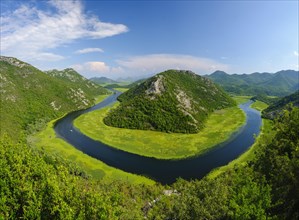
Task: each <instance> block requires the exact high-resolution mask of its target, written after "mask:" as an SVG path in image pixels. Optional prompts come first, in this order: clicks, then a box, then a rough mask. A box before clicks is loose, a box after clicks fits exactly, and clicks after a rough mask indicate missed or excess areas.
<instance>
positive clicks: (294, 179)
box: [254, 108, 299, 219]
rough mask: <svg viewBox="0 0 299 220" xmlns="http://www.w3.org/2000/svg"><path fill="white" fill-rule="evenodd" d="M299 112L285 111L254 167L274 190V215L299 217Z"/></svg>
mask: <svg viewBox="0 0 299 220" xmlns="http://www.w3.org/2000/svg"><path fill="white" fill-rule="evenodd" d="M298 128H299V109H298V108H293V109H292V111H284V114H283V115H282V116H281V117H280V118H279V119H278V120H276V122H275V129H276V136H275V138H273V140H272V142H271V143H269V144H267V145H264V146H263V148H262V149H261V152H260V155H259V157H258V158H257V161H256V162H255V164H254V167H255V169H256V170H257V171H258V172H260V173H262V174H263V175H264V176H265V177H266V180H267V181H268V183H269V184H270V185H271V187H272V193H273V196H272V200H273V204H274V206H273V207H272V209H271V212H272V213H273V214H277V215H280V216H281V218H283V219H298V217H299V211H298V207H299V187H298V186H299V135H298Z"/></svg>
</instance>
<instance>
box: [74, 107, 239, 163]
mask: <svg viewBox="0 0 299 220" xmlns="http://www.w3.org/2000/svg"><path fill="white" fill-rule="evenodd" d="M117 105H118V103H116V104H115V105H114V106H113V107H112V108H114V107H116V106H117ZM110 109H111V107H106V108H104V109H100V110H97V111H93V112H90V113H87V114H84V115H82V116H80V117H79V118H77V119H76V120H75V121H74V125H75V126H76V127H77V128H79V129H80V131H81V132H82V133H84V134H85V135H87V136H89V137H91V138H93V139H95V140H99V141H101V142H103V143H106V144H108V145H110V146H113V147H115V148H118V149H121V150H124V151H128V152H131V153H135V154H139V155H143V156H147V157H155V158H159V159H182V158H186V157H191V156H196V155H199V154H202V153H204V152H206V151H208V150H209V149H211V148H212V147H214V146H215V145H217V144H219V143H221V142H223V141H225V140H227V139H228V138H229V137H230V136H231V134H232V133H233V132H235V131H237V130H238V128H240V127H241V126H242V125H243V124H244V123H245V114H244V113H243V111H242V110H241V109H239V108H238V107H232V108H227V109H222V110H219V111H215V112H214V113H212V114H211V115H210V117H209V118H208V120H207V122H206V124H205V128H204V129H203V130H201V131H200V132H199V133H197V134H177V133H170V134H169V133H163V132H156V131H145V130H132V129H124V128H115V127H110V126H107V125H105V124H104V122H103V118H104V117H105V115H106V114H107V113H108V111H109V110H110ZM90 128H92V129H90Z"/></svg>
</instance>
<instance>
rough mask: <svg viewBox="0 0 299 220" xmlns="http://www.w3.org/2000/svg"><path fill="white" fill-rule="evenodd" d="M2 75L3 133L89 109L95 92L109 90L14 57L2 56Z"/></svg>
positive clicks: (0, 68) (17, 130) (0, 110)
mask: <svg viewBox="0 0 299 220" xmlns="http://www.w3.org/2000/svg"><path fill="white" fill-rule="evenodd" d="M0 78H1V84H0V93H1V100H0V104H1V108H0V113H1V115H0V123H1V124H0V125H1V131H0V133H1V134H3V133H5V132H7V133H9V134H11V135H14V134H17V133H19V132H20V131H21V130H23V131H24V130H28V129H30V128H31V127H32V126H33V127H34V126H35V124H38V123H41V122H42V121H47V120H50V119H53V118H55V117H59V116H62V115H63V114H65V113H67V112H69V111H73V110H77V109H81V108H86V107H88V106H90V105H92V104H93V98H94V95H96V94H102V93H103V92H106V91H105V90H103V88H100V87H99V86H97V87H92V86H91V84H90V83H89V82H86V83H85V82H84V83H83V82H82V81H80V83H78V82H72V81H70V80H68V79H65V78H64V77H56V76H55V77H54V76H51V75H48V74H46V73H44V72H42V71H40V70H38V69H37V68H35V67H33V66H31V65H30V64H27V63H24V62H22V61H20V60H18V59H16V58H12V57H4V56H1V57H0ZM88 87H90V88H88Z"/></svg>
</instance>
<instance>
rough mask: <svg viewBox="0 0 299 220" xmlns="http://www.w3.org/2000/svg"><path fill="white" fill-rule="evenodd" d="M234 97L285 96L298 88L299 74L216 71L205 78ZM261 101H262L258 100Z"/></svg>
mask: <svg viewBox="0 0 299 220" xmlns="http://www.w3.org/2000/svg"><path fill="white" fill-rule="evenodd" d="M206 77H208V78H210V79H212V80H213V81H214V82H215V83H218V84H219V85H221V86H222V87H223V89H224V90H225V91H227V92H229V93H232V94H235V95H253V96H255V95H260V94H263V95H271V96H285V95H289V94H290V93H293V92H295V91H296V90H297V89H298V88H299V72H298V71H294V70H285V71H279V72H277V73H275V74H271V73H252V74H242V75H241V74H232V75H229V74H227V73H225V72H222V71H216V72H214V73H212V74H211V75H208V76H206ZM260 101H263V100H260Z"/></svg>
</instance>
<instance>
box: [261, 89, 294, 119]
mask: <svg viewBox="0 0 299 220" xmlns="http://www.w3.org/2000/svg"><path fill="white" fill-rule="evenodd" d="M290 105H293V106H297V107H299V90H298V91H297V92H295V93H293V94H291V95H289V96H286V97H284V98H282V99H280V100H278V101H277V102H274V103H273V104H271V105H270V106H269V107H268V108H266V109H265V110H264V111H263V112H262V117H263V118H268V119H274V118H275V117H276V116H278V115H280V114H282V111H283V110H285V109H288V108H289V107H290Z"/></svg>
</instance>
